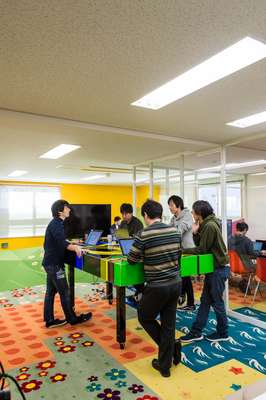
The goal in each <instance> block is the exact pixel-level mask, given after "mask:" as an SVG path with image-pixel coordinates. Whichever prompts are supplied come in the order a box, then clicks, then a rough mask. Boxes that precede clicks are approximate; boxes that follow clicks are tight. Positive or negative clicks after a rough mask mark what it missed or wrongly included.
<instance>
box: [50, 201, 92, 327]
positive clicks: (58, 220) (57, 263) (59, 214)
mask: <svg viewBox="0 0 266 400" xmlns="http://www.w3.org/2000/svg"><path fill="white" fill-rule="evenodd" d="M51 211H52V215H53V219H52V221H50V223H49V225H48V226H47V228H46V232H45V239H44V257H43V262H42V265H43V267H44V269H45V271H46V273H47V285H46V294H45V299H44V321H45V325H46V328H53V327H56V326H60V325H64V324H66V323H67V322H69V323H70V324H71V325H76V324H78V323H80V322H85V321H88V320H89V319H90V318H91V317H92V313H91V312H89V313H87V314H81V315H79V316H77V315H76V314H75V312H74V310H73V308H72V306H71V300H70V292H69V286H68V283H67V279H66V275H65V266H64V261H65V256H66V251H67V250H69V251H72V252H75V253H76V254H77V256H79V257H80V256H81V248H80V247H79V246H77V245H75V244H70V243H69V242H68V241H67V240H66V238H65V232H64V225H63V222H64V220H65V219H66V218H68V217H69V213H70V206H69V203H68V202H67V201H65V200H57V201H56V202H55V203H54V204H53V205H52V208H51ZM57 292H58V294H59V296H60V301H61V305H62V308H63V311H64V314H65V318H66V319H65V320H59V319H55V318H54V297H55V295H56V293H57Z"/></svg>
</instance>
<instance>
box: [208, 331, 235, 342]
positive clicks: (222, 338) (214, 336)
mask: <svg viewBox="0 0 266 400" xmlns="http://www.w3.org/2000/svg"><path fill="white" fill-rule="evenodd" d="M205 339H207V340H209V342H227V341H228V340H229V339H230V337H229V336H228V335H219V333H217V332H214V333H211V334H210V335H207V336H206V337H205Z"/></svg>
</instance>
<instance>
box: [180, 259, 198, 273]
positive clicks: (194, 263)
mask: <svg viewBox="0 0 266 400" xmlns="http://www.w3.org/2000/svg"><path fill="white" fill-rule="evenodd" d="M197 258H198V256H194V255H191V256H182V257H181V276H182V277H183V278H184V277H185V276H194V275H198V260H197Z"/></svg>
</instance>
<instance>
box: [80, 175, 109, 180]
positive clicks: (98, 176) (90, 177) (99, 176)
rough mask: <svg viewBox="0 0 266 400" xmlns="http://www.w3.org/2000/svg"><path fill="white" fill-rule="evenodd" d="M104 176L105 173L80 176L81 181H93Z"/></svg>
mask: <svg viewBox="0 0 266 400" xmlns="http://www.w3.org/2000/svg"><path fill="white" fill-rule="evenodd" d="M102 178H106V175H91V176H87V177H86V178H82V180H83V181H94V180H97V179H102Z"/></svg>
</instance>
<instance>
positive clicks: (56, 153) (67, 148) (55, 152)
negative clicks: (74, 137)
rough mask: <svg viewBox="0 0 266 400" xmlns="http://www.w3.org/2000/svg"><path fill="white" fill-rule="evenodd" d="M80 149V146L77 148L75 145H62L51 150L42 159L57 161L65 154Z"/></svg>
mask: <svg viewBox="0 0 266 400" xmlns="http://www.w3.org/2000/svg"><path fill="white" fill-rule="evenodd" d="M79 148H80V146H76V145H74V144H60V145H59V146H57V147H55V148H53V149H52V150H49V151H48V152H47V153H44V154H42V155H41V156H40V158H51V159H53V160H56V159H57V158H60V157H63V156H64V155H65V154H68V153H71V151H74V150H77V149H79Z"/></svg>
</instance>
